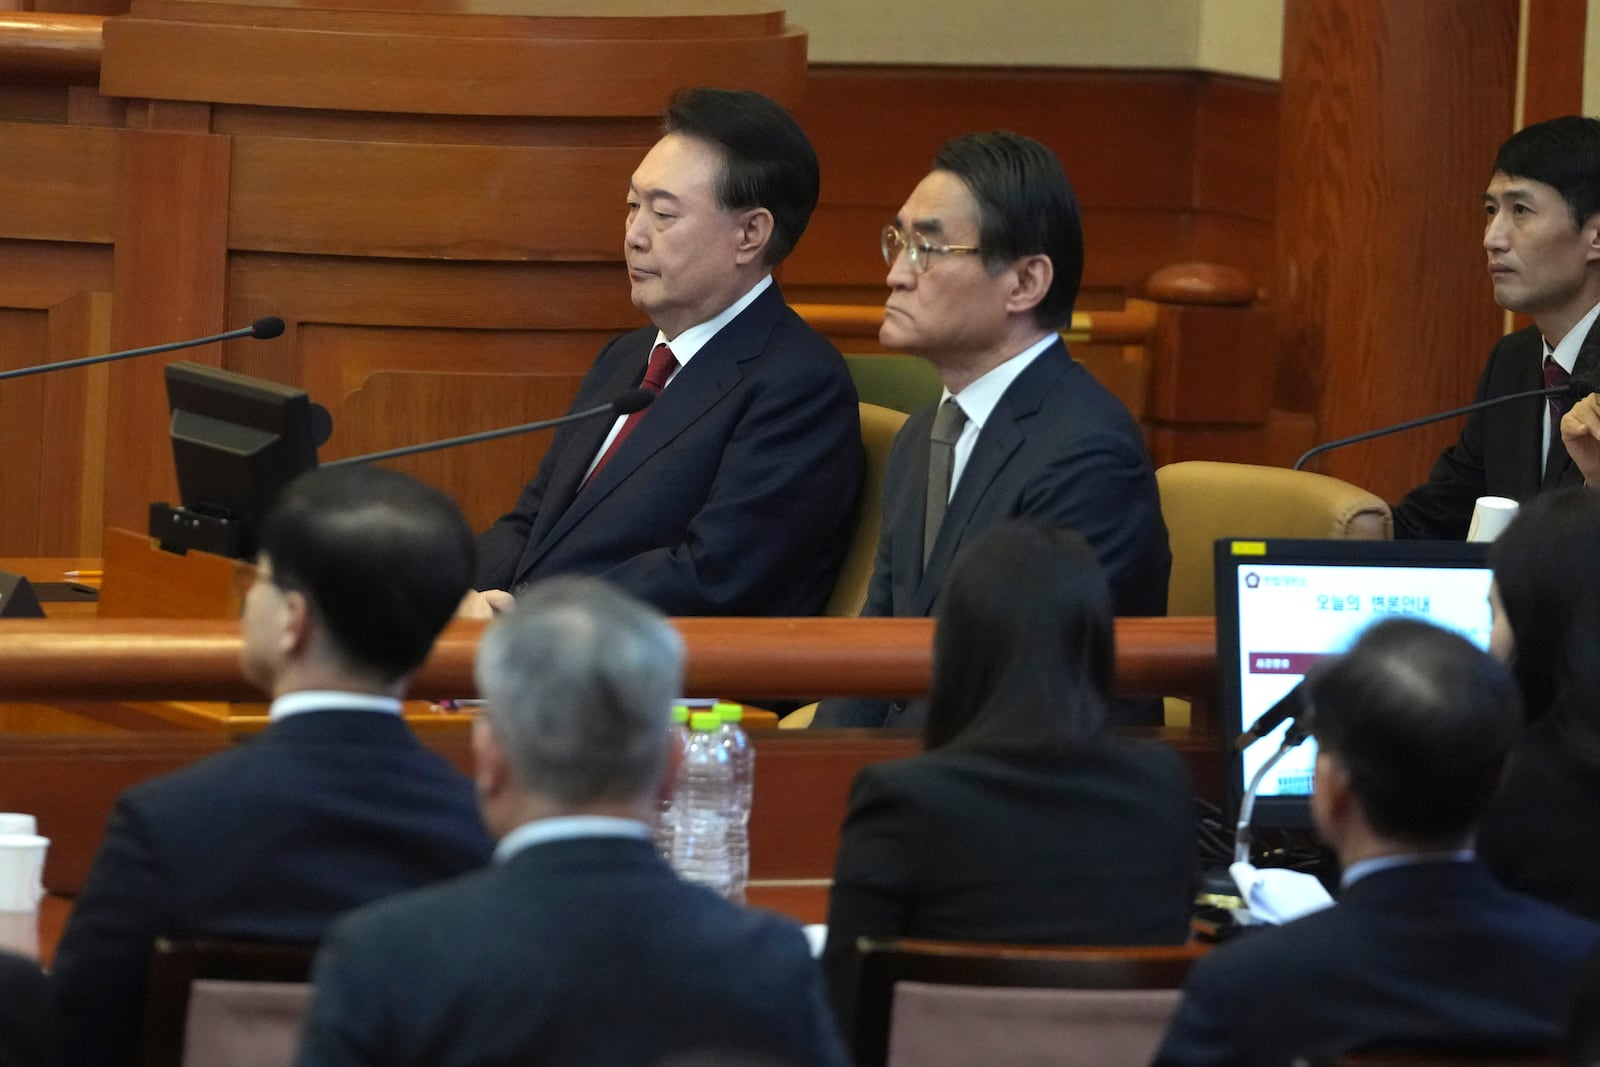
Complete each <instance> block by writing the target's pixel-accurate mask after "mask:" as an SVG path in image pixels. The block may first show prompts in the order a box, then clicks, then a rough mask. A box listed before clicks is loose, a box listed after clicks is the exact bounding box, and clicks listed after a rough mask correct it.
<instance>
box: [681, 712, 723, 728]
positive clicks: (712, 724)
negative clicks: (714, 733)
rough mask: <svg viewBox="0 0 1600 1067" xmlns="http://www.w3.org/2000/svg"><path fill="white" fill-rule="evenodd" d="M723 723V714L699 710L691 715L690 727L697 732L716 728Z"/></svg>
mask: <svg viewBox="0 0 1600 1067" xmlns="http://www.w3.org/2000/svg"><path fill="white" fill-rule="evenodd" d="M721 725H722V716H721V715H718V714H717V713H716V712H714V711H697V712H695V713H694V714H693V715H691V716H689V729H691V730H693V731H694V732H695V733H699V732H701V731H702V730H715V729H716V728H717V727H719V726H721Z"/></svg>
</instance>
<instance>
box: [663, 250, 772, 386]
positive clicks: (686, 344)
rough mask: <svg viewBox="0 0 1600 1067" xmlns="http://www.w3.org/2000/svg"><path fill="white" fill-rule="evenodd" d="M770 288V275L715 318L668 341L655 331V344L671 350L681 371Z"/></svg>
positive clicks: (665, 336)
mask: <svg viewBox="0 0 1600 1067" xmlns="http://www.w3.org/2000/svg"><path fill="white" fill-rule="evenodd" d="M771 287H772V275H770V274H769V275H767V276H766V277H764V278H762V279H761V280H760V281H759V282H756V284H755V285H753V286H751V287H750V291H749V292H748V293H746V294H744V295H743V296H741V297H740V298H739V299H737V300H735V301H734V302H733V303H732V304H730V305H728V308H727V310H725V311H723V312H722V314H720V315H718V316H717V317H716V318H713V319H707V320H706V321H705V322H702V323H699V324H697V325H694V326H691V327H689V328H688V329H687V330H684V331H683V332H682V333H680V334H679V335H678V336H676V337H674V338H673V339H672V340H670V341H669V340H667V335H666V334H664V333H662V332H661V331H660V330H657V331H656V344H658V345H666V346H668V347H669V348H671V349H672V358H674V359H676V360H677V361H678V368H679V369H680V370H681V369H683V368H684V367H686V366H688V365H689V361H690V360H691V359H693V358H694V355H695V353H696V352H698V351H700V350H701V349H702V348H704V347H705V346H706V344H707V343H708V342H709V341H710V340H711V339H712V338H713V337H715V336H716V335H717V334H718V333H719V332H720V331H721V330H722V328H723V327H724V326H726V325H728V323H730V322H732V321H733V320H734V319H736V318H738V317H739V312H741V311H743V310H744V309H745V308H747V307H749V306H750V305H751V304H753V303H755V302H756V297H758V296H760V295H761V294H762V293H764V292H766V291H767V290H768V289H770V288H771Z"/></svg>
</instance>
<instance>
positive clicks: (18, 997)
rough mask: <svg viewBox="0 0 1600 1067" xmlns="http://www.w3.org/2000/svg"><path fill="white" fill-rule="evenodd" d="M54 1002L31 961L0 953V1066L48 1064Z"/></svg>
mask: <svg viewBox="0 0 1600 1067" xmlns="http://www.w3.org/2000/svg"><path fill="white" fill-rule="evenodd" d="M55 1062H56V1028H55V1005H54V1004H52V1003H51V1001H50V989H49V986H48V985H47V984H46V983H45V978H44V972H43V971H41V970H40V969H39V965H38V964H37V963H35V962H34V961H33V960H30V959H27V958H25V957H22V956H18V955H15V954H13V953H10V952H0V1067H52V1065H53V1064H54V1063H55Z"/></svg>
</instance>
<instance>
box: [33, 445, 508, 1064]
mask: <svg viewBox="0 0 1600 1067" xmlns="http://www.w3.org/2000/svg"><path fill="white" fill-rule="evenodd" d="M260 544H261V552H260V556H259V559H258V561H257V564H258V567H257V572H256V578H255V582H254V583H253V585H252V586H251V588H250V590H249V592H248V594H247V595H246V597H245V605H244V611H243V618H242V627H243V631H244V640H243V646H242V652H241V658H242V666H243V669H244V672H245V674H246V675H247V676H248V677H249V678H250V679H251V680H252V681H254V682H255V683H256V684H257V685H259V686H260V687H261V688H262V689H264V690H266V691H267V692H268V693H269V694H270V695H271V696H272V697H273V703H272V706H271V710H270V723H269V725H268V726H267V728H266V729H265V730H264V731H262V733H261V734H260V735H259V736H258V737H256V738H254V739H252V740H251V741H249V742H248V743H245V744H241V745H238V746H236V747H234V748H232V749H230V750H228V751H226V752H223V753H220V754H218V755H216V756H213V757H211V758H209V759H206V760H202V761H201V762H199V763H196V764H194V765H192V766H190V767H187V768H185V769H183V770H181V771H178V772H176V773H173V774H170V775H167V776H165V777H162V778H158V779H153V780H151V781H148V782H144V783H142V784H140V785H138V786H135V787H133V788H132V789H129V790H127V791H126V792H125V793H124V794H123V795H122V796H121V797H120V798H118V801H117V805H116V808H115V809H114V811H113V812H112V815H111V818H110V820H109V821H108V823H107V827H106V834H105V839H104V841H103V842H102V843H101V846H100V850H99V852H98V854H97V855H96V858H95V862H94V866H93V869H92V870H91V871H90V873H89V876H88V879H87V880H86V882H85V884H84V887H83V890H82V892H81V893H80V894H79V896H78V898H77V900H76V901H75V903H74V906H73V911H72V915H71V917H70V920H69V922H68V924H67V928H66V931H65V933H64V934H63V937H62V941H61V945H60V949H59V951H58V952H57V955H56V960H55V968H54V972H53V978H52V981H53V985H54V993H55V997H56V1000H57V1003H58V1004H59V1005H60V1007H61V1011H62V1016H63V1023H64V1025H63V1031H62V1033H63V1042H64V1046H65V1053H66V1054H65V1060H66V1062H69V1063H74V1064H77V1063H97V1064H118V1063H132V1062H133V1061H134V1056H135V1053H136V1051H137V1048H138V1041H139V1036H138V1032H139V1019H140V1014H141V1010H142V1007H143V1000H144V989H145V974H146V970H147V967H148V961H149V955H150V947H151V943H152V942H153V940H154V939H155V938H156V937H158V936H166V937H175V938H183V937H199V936H205V937H219V938H229V939H240V940H254V941H275V942H300V943H304V942H314V941H316V940H318V939H319V938H320V937H321V936H322V934H323V932H324V931H325V930H326V928H327V926H328V924H329V923H331V922H332V920H333V919H334V918H335V917H336V916H337V915H339V914H340V913H342V912H344V911H346V910H348V909H350V908H353V907H356V906H358V905H361V904H364V903H367V902H368V901H371V900H374V899H376V898H378V897H381V896H385V895H387V894H390V893H395V892H398V891H401V890H405V889H411V888H415V887H417V886H420V885H424V884H427V883H429V882H433V881H437V880H438V879H441V878H446V877H449V876H452V875H456V874H460V873H462V872H464V871H467V870H471V869H473V868H475V867H478V866H480V865H482V863H484V862H485V861H486V860H487V858H488V855H489V847H490V846H489V839H488V835H487V833H486V832H485V830H484V827H483V824H482V821H481V819H480V817H479V814H478V810H477V803H476V798H475V796H474V793H473V789H472V783H471V782H470V781H468V780H467V779H466V778H465V777H464V776H463V775H461V774H460V773H459V772H457V771H456V770H455V769H454V768H452V767H451V766H450V765H449V764H448V763H447V762H445V760H443V759H442V758H441V757H439V756H437V755H435V754H434V753H432V752H430V751H428V750H427V749H426V748H424V747H423V746H422V744H421V743H420V742H419V741H418V740H417V738H416V737H415V736H414V735H413V734H412V733H411V731H410V729H409V727H407V726H406V724H405V722H404V721H403V720H402V719H401V717H400V710H401V705H400V698H401V696H402V695H403V694H404V692H405V687H406V682H407V681H408V679H409V678H410V675H411V674H412V672H413V671H415V670H416V668H417V667H418V666H419V665H420V664H421V663H422V661H423V659H424V658H425V657H426V656H427V654H428V651H429V649H430V648H431V647H432V645H433V641H434V638H435V637H436V636H437V635H438V633H439V632H440V630H442V629H443V627H444V626H445V624H446V623H447V622H448V621H449V620H450V618H451V617H452V615H453V613H454V610H455V606H456V604H457V603H458V602H459V601H460V599H461V596H462V594H463V593H464V592H465V591H466V588H467V584H468V581H469V579H470V577H471V574H472V552H473V546H472V534H471V531H470V529H468V527H467V525H466V523H465V521H464V520H463V519H462V517H461V513H460V511H459V510H458V509H457V508H456V506H455V505H454V504H453V503H452V502H451V501H450V499H449V498H448V497H446V496H444V495H443V494H442V493H439V492H438V491H437V490H434V489H431V488H429V487H427V486H424V485H422V484H421V483H419V482H416V481H415V480H413V479H411V478H408V477H406V476H405V475H402V474H397V473H395V472H392V471H386V470H382V469H379V468H374V467H349V468H325V469H322V470H317V471H312V472H310V473H308V474H306V475H303V476H302V477H300V478H298V479H296V480H295V481H294V482H292V483H291V484H290V485H289V486H288V487H286V488H285V490H284V491H283V493H282V494H281V495H280V497H279V499H278V501H277V502H276V504H275V505H274V507H273V509H272V511H271V512H270V513H269V515H268V516H267V518H266V519H265V521H264V522H263V524H262V528H261V534H260Z"/></svg>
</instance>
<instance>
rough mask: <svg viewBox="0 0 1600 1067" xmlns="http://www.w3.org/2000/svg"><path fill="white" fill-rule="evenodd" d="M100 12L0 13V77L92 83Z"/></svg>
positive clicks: (96, 67) (97, 66) (99, 43)
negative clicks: (90, 13) (85, 13)
mask: <svg viewBox="0 0 1600 1067" xmlns="http://www.w3.org/2000/svg"><path fill="white" fill-rule="evenodd" d="M104 24H105V16H104V15H65V14H51V13H48V12H40V11H5V12H0V80H6V81H10V80H16V79H19V78H28V79H31V80H36V81H47V82H70V83H74V84H94V83H96V82H98V81H99V80H100V55H101V49H102V40H101V27H102V26H103V25H104Z"/></svg>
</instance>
